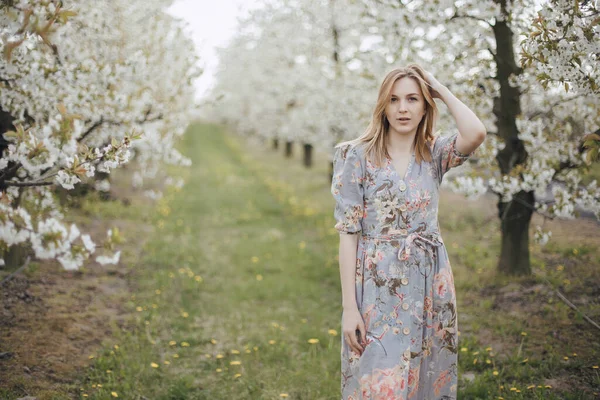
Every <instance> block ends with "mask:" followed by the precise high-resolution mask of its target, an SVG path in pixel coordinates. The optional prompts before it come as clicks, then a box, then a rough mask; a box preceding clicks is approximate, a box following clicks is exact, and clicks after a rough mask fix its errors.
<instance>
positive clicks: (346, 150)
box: [331, 145, 364, 234]
mask: <svg viewBox="0 0 600 400" xmlns="http://www.w3.org/2000/svg"><path fill="white" fill-rule="evenodd" d="M363 176H364V174H363V164H362V163H361V159H360V157H359V155H358V153H357V150H356V147H350V145H344V146H341V147H338V148H337V149H336V151H335V155H334V156H333V177H332V181H331V194H332V195H333V198H334V199H335V210H334V217H335V220H336V224H335V229H337V230H338V231H339V232H340V233H346V234H357V233H360V232H361V231H362V223H361V222H362V218H363V212H364V197H363V194H364V192H363Z"/></svg>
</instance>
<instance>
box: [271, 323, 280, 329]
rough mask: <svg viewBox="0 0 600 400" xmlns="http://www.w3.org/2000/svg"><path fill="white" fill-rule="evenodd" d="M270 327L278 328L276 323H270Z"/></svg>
mask: <svg viewBox="0 0 600 400" xmlns="http://www.w3.org/2000/svg"><path fill="white" fill-rule="evenodd" d="M271 326H273V327H274V328H278V327H279V324H278V323H277V322H271Z"/></svg>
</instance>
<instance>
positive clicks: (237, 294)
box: [80, 124, 600, 400]
mask: <svg viewBox="0 0 600 400" xmlns="http://www.w3.org/2000/svg"><path fill="white" fill-rule="evenodd" d="M267 147H268V146H267V145H261V144H260V143H256V142H245V141H243V140H241V139H239V138H237V137H235V136H233V135H232V134H230V133H228V132H225V131H223V130H222V129H221V128H218V127H215V126H212V125H202V124H195V125H193V126H191V127H190V129H189V131H188V132H187V135H186V137H185V142H184V143H183V145H182V149H183V151H184V153H185V154H186V155H187V156H190V157H192V159H193V165H192V167H191V168H189V169H181V170H178V171H177V172H178V173H179V174H182V175H183V176H184V178H185V180H186V185H185V186H184V188H183V189H182V190H181V191H170V192H167V193H166V196H165V197H164V198H163V199H162V200H161V201H159V202H158V204H157V205H156V209H155V210H149V209H148V210H145V209H144V211H145V212H140V215H147V216H146V218H150V220H151V221H152V224H153V225H155V226H156V228H157V229H156V233H155V234H153V236H152V237H151V238H149V240H148V241H147V243H146V245H145V248H144V251H143V253H142V256H141V257H140V259H139V260H138V261H137V262H136V263H135V264H134V265H132V266H131V267H130V268H132V270H133V271H134V274H135V280H134V282H135V288H136V289H135V293H134V294H133V295H132V296H131V299H130V302H129V304H128V307H129V309H130V310H131V312H132V313H133V314H135V318H136V323H135V324H133V327H132V328H131V329H129V330H124V331H121V332H120V333H119V334H118V335H117V336H116V337H115V338H114V340H113V341H112V342H111V343H106V344H105V345H104V347H103V349H102V350H101V351H98V352H97V353H96V354H94V356H95V357H94V359H93V360H92V361H93V363H92V366H91V367H90V369H89V370H88V371H86V372H85V376H83V377H82V381H81V384H80V386H81V388H82V389H83V390H81V396H82V397H81V398H84V397H83V393H85V394H87V395H88V397H86V398H89V399H107V398H112V397H111V393H112V392H115V393H116V394H117V395H118V398H122V399H141V398H143V397H145V398H151V399H158V400H161V399H211V400H212V399H232V398H235V399H252V400H258V399H280V398H285V397H281V396H280V395H281V394H283V393H285V394H287V396H288V397H287V398H288V399H306V400H317V399H339V390H340V378H339V373H340V359H339V354H340V353H339V350H340V336H339V335H340V318H341V288H340V285H339V270H338V265H337V260H336V256H337V244H338V235H337V232H336V231H335V230H334V229H333V224H334V221H333V199H332V198H331V195H330V193H329V180H328V178H327V173H328V170H327V163H326V162H325V160H326V156H325V155H323V154H319V153H317V156H316V157H318V159H317V162H316V164H315V167H313V168H312V169H311V170H307V169H306V168H304V167H302V166H301V165H300V162H299V160H298V159H297V158H298V156H295V157H294V158H292V159H284V158H283V157H282V156H281V154H278V153H275V152H273V151H271V150H269V149H268V148H267ZM296 150H297V149H296ZM453 201H454V200H443V201H442V204H441V206H440V215H443V216H444V217H443V219H442V220H441V224H442V231H443V234H444V239H445V242H446V243H447V247H448V250H449V253H450V257H451V262H452V268H453V271H454V274H455V281H456V284H457V298H458V302H459V304H458V312H459V329H460V331H461V335H460V338H459V344H460V347H461V351H460V353H459V376H461V377H462V379H461V380H460V386H459V395H460V397H461V398H464V399H469V400H470V399H500V398H503V399H584V398H589V397H584V396H586V395H584V394H583V388H582V387H581V386H580V385H571V386H569V385H565V384H564V381H568V379H570V378H571V377H573V376H575V375H577V376H580V377H581V379H583V382H584V383H585V386H586V388H587V389H590V388H595V390H596V391H600V376H599V370H598V369H592V368H591V365H592V364H594V365H598V363H599V362H600V361H599V360H598V354H599V353H598V343H597V339H596V342H595V343H594V339H593V337H594V336H593V334H594V331H593V330H592V329H591V328H590V327H589V325H586V323H585V322H584V321H582V319H581V318H577V317H574V316H573V315H572V312H571V311H572V310H570V309H568V307H566V306H565V305H564V304H562V303H560V302H559V301H558V300H557V299H556V298H555V297H554V298H553V297H551V296H548V295H547V294H544V295H543V294H540V293H537V292H532V293H531V295H530V297H529V299H528V302H529V303H534V304H538V303H539V305H538V306H537V308H536V309H535V313H534V314H530V313H529V310H530V305H528V304H524V305H523V306H522V307H521V308H519V306H516V305H513V304H512V303H510V302H508V301H507V300H502V301H500V300H499V299H500V298H501V297H502V295H503V292H501V291H502V290H504V289H505V288H507V287H510V286H508V285H509V284H511V282H519V283H522V284H524V285H532V284H535V283H541V282H543V281H542V279H541V278H540V276H541V275H539V276H538V275H536V276H534V277H529V278H519V279H514V278H509V277H502V276H497V275H496V274H495V262H496V261H495V260H496V259H497V257H498V252H499V240H498V236H499V235H498V221H497V220H496V219H494V218H491V219H490V217H489V213H488V214H486V213H482V212H480V211H478V210H477V209H468V208H465V207H456V206H455V205H454V203H452V202H453ZM492 215H493V213H492ZM569 246H571V247H569ZM572 248H573V247H572V245H564V246H560V245H555V247H554V248H551V250H549V251H550V253H548V254H546V253H544V252H543V251H542V250H536V251H534V254H533V264H534V269H535V270H536V271H537V272H539V273H540V274H541V273H542V272H544V273H546V272H547V274H545V275H544V276H546V277H548V279H550V280H551V282H552V283H555V284H560V283H561V282H563V280H564V276H562V275H560V274H559V275H555V270H554V269H553V268H550V266H551V265H548V266H547V264H552V261H551V260H550V259H549V257H558V259H559V260H561V262H562V261H564V260H567V261H568V262H572V263H574V264H573V265H575V266H578V265H581V264H585V263H589V262H590V261H592V262H597V261H598V259H597V256H595V255H594V254H595V253H596V252H597V247H594V246H589V245H588V246H587V247H580V251H578V254H577V255H574V254H573V251H572ZM546 266H547V269H546ZM552 267H553V264H552ZM564 272H565V271H563V272H560V271H559V272H558V273H564ZM572 280H573V284H572V287H575V288H577V287H580V288H581V287H585V282H580V281H577V280H576V279H572ZM519 298H521V299H522V297H519ZM538 312H539V314H538ZM596 314H598V312H597V308H596ZM550 324H557V325H554V326H550ZM561 324H564V329H565V330H566V332H567V334H568V333H576V334H577V335H579V336H578V339H580V340H579V341H577V340H574V339H571V338H569V337H567V338H565V339H562V341H561V340H559V339H555V338H553V337H552V336H550V335H551V332H552V329H553V328H556V327H557V326H558V327H562V326H563V325H561ZM332 329H333V330H335V331H336V332H335V333H334V332H332V331H330V330H332ZM334 334H335V335H334ZM309 339H318V343H314V344H312V343H309ZM580 343H588V345H589V347H588V348H580V347H579V346H580ZM115 345H117V346H118V348H115V347H114V346H115ZM571 346H575V347H574V348H571ZM567 352H568V354H571V353H573V352H578V356H571V357H570V360H569V361H566V360H564V358H563V357H564V356H565V355H566V354H567ZM232 361H239V362H240V363H239V365H234V364H231V362H232ZM153 363H154V364H153ZM107 371H110V372H107ZM494 372H496V373H497V374H496V375H494ZM467 378H470V379H467ZM554 380H558V382H563V384H562V385H557V384H554V383H553V382H554ZM578 382H581V381H578ZM99 385H101V387H100V386H99ZM532 385H533V387H532ZM142 396H143V397H142ZM587 396H589V392H588V395H587Z"/></svg>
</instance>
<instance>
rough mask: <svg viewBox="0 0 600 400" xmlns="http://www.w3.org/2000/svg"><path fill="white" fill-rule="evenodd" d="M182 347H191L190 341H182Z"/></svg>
mask: <svg viewBox="0 0 600 400" xmlns="http://www.w3.org/2000/svg"><path fill="white" fill-rule="evenodd" d="M181 347H190V344H189V343H188V342H181Z"/></svg>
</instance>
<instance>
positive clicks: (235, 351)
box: [231, 349, 240, 354]
mask: <svg viewBox="0 0 600 400" xmlns="http://www.w3.org/2000/svg"><path fill="white" fill-rule="evenodd" d="M231 354H240V351H239V350H236V349H232V350H231Z"/></svg>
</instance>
